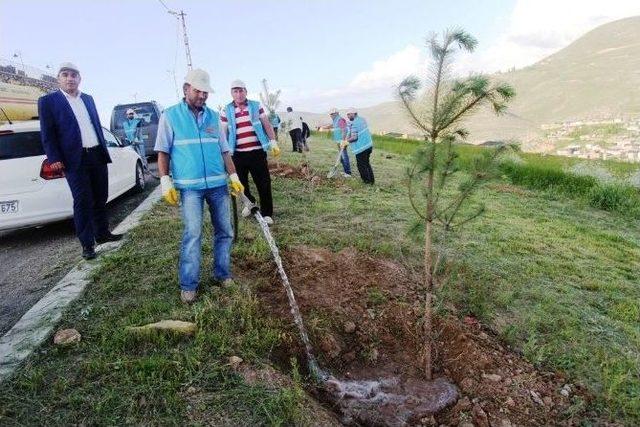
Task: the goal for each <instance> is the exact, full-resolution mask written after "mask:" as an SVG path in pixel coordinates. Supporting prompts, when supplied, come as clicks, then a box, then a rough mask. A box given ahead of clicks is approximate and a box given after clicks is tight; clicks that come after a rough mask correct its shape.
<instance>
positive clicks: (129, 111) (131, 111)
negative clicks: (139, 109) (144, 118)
mask: <svg viewBox="0 0 640 427" xmlns="http://www.w3.org/2000/svg"><path fill="white" fill-rule="evenodd" d="M135 113H136V112H135V111H133V108H129V109H128V110H127V114H135Z"/></svg>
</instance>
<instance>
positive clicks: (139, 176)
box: [133, 162, 146, 193]
mask: <svg viewBox="0 0 640 427" xmlns="http://www.w3.org/2000/svg"><path fill="white" fill-rule="evenodd" d="M145 186H146V182H145V180H144V169H142V163H140V162H136V185H135V186H134V187H133V189H134V191H136V192H139V193H141V192H143V191H144V187H145Z"/></svg>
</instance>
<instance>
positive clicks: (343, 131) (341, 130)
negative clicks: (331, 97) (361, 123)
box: [329, 108, 351, 178]
mask: <svg viewBox="0 0 640 427" xmlns="http://www.w3.org/2000/svg"><path fill="white" fill-rule="evenodd" d="M329 117H331V121H332V122H333V126H332V128H331V137H332V139H333V142H335V143H336V145H337V147H338V150H342V156H341V157H340V162H341V163H342V168H343V169H344V177H345V178H351V163H350V162H349V153H348V152H347V148H346V147H344V148H343V147H342V146H341V143H342V141H344V140H346V139H347V121H346V120H345V119H344V118H342V117H340V113H339V112H338V109H337V108H332V109H331V110H329Z"/></svg>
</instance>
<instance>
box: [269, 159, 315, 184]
mask: <svg viewBox="0 0 640 427" xmlns="http://www.w3.org/2000/svg"><path fill="white" fill-rule="evenodd" d="M269 172H271V175H273V176H279V177H283V178H296V179H306V180H310V179H311V178H313V176H314V175H313V174H312V173H311V170H310V168H309V166H308V165H307V164H302V165H300V166H293V165H290V164H287V163H282V162H269Z"/></svg>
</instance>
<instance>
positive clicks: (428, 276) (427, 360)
mask: <svg viewBox="0 0 640 427" xmlns="http://www.w3.org/2000/svg"><path fill="white" fill-rule="evenodd" d="M432 141H435V139H432ZM432 144H433V149H432V150H431V152H430V153H429V163H430V166H431V167H430V168H429V174H428V176H427V221H426V222H427V223H426V226H425V229H424V272H425V285H426V295H425V299H424V375H425V378H426V379H427V380H431V378H432V371H433V366H432V365H433V362H432V360H431V358H432V353H433V351H432V350H433V331H432V330H433V324H432V322H433V308H432V305H433V273H434V272H433V257H432V256H431V252H432V245H433V243H432V239H433V236H432V227H433V210H434V205H433V202H434V201H433V175H434V169H435V153H436V147H435V142H432Z"/></svg>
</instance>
